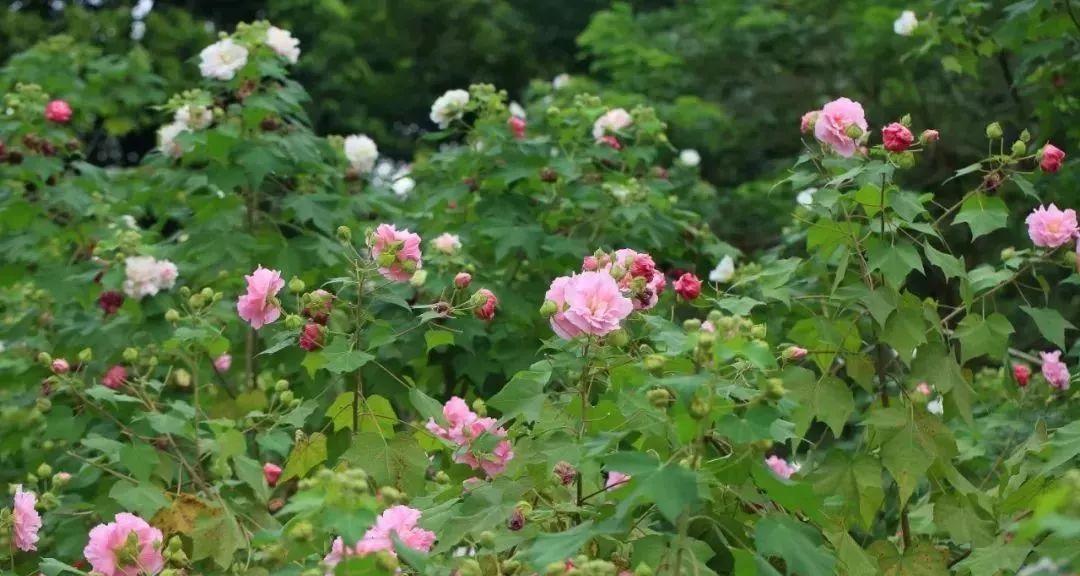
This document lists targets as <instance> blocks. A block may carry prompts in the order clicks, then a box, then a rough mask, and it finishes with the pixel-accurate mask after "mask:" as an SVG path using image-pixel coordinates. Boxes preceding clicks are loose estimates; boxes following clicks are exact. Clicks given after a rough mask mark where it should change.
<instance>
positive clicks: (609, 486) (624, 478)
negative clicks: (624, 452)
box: [604, 470, 630, 490]
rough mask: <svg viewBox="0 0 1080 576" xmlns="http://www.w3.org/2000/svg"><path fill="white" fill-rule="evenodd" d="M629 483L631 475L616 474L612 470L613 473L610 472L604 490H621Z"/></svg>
mask: <svg viewBox="0 0 1080 576" xmlns="http://www.w3.org/2000/svg"><path fill="white" fill-rule="evenodd" d="M629 481H630V475H629V474H623V473H622V472H616V471H614V470H612V471H611V472H608V476H607V481H606V482H604V490H613V489H615V488H620V487H622V485H623V484H626V483H627V482H629Z"/></svg>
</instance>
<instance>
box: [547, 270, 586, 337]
mask: <svg viewBox="0 0 1080 576" xmlns="http://www.w3.org/2000/svg"><path fill="white" fill-rule="evenodd" d="M572 283H573V276H560V277H558V278H556V279H554V280H552V281H551V287H550V288H548V291H547V293H546V294H544V300H546V301H550V302H554V303H555V309H556V312H555V313H554V314H552V315H551V318H550V319H549V320H548V321H549V322H550V323H551V329H552V330H553V331H554V332H555V334H556V335H557V336H558V337H559V338H562V339H563V340H572V339H574V337H576V336H578V335H579V334H581V330H580V329H579V328H578V327H577V326H575V325H574V324H572V323H571V322H570V321H569V320H567V319H566V315H565V314H564V311H565V309H566V289H567V287H568V286H570V284H572Z"/></svg>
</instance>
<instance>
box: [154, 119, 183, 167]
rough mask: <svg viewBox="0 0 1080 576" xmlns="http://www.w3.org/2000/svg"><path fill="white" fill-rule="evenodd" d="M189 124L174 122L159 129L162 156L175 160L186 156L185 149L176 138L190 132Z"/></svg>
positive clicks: (159, 145) (158, 135) (159, 146)
mask: <svg viewBox="0 0 1080 576" xmlns="http://www.w3.org/2000/svg"><path fill="white" fill-rule="evenodd" d="M190 131H191V129H190V128H188V126H187V124H184V123H181V122H172V123H169V124H166V125H164V126H162V127H161V128H158V133H157V137H158V150H161V153H162V154H165V155H166V156H171V157H173V158H179V157H180V156H182V155H183V154H184V148H183V146H181V145H180V143H179V142H177V141H176V138H177V137H178V136H180V135H181V134H183V133H184V132H190Z"/></svg>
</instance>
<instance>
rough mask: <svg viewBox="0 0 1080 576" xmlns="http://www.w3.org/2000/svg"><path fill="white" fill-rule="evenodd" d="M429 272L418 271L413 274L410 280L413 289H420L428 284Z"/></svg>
mask: <svg viewBox="0 0 1080 576" xmlns="http://www.w3.org/2000/svg"><path fill="white" fill-rule="evenodd" d="M427 275H428V273H427V270H417V271H416V272H413V275H412V277H410V278H409V285H410V286H412V287H413V288H419V287H421V286H423V285H424V282H427Z"/></svg>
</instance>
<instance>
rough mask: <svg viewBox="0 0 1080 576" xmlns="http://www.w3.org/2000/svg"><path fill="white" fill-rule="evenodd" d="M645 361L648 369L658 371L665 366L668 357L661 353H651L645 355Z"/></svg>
mask: <svg viewBox="0 0 1080 576" xmlns="http://www.w3.org/2000/svg"><path fill="white" fill-rule="evenodd" d="M643 362H644V364H645V369H646V370H648V371H649V372H657V371H659V370H661V369H663V368H664V364H665V363H666V362H667V358H665V357H664V356H663V355H661V354H649V355H648V356H646V357H645V359H644V360H643Z"/></svg>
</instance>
